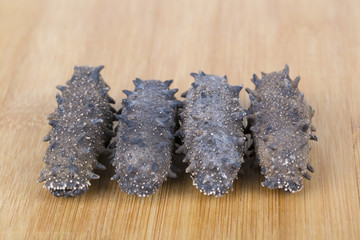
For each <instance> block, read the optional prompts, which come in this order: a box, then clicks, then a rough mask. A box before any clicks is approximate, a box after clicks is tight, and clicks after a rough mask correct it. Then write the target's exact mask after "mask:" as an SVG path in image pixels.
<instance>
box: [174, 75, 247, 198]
mask: <svg viewBox="0 0 360 240" xmlns="http://www.w3.org/2000/svg"><path fill="white" fill-rule="evenodd" d="M191 76H193V77H194V78H195V82H194V83H192V87H191V88H190V89H189V90H188V91H187V92H185V93H184V94H183V95H182V97H186V99H185V101H184V108H183V109H182V112H181V113H180V120H181V123H182V126H181V128H180V129H179V130H180V131H179V134H177V135H181V136H182V138H183V145H182V146H181V147H180V148H178V150H177V152H178V153H185V154H186V158H185V161H188V162H189V163H190V165H189V167H188V168H187V169H186V172H190V173H191V177H192V179H193V184H194V185H195V186H196V187H197V188H198V189H199V190H200V192H203V193H204V194H205V195H215V196H222V195H224V194H225V193H227V192H228V191H229V189H232V184H233V181H234V179H235V178H237V174H238V172H239V170H240V166H241V164H242V163H243V162H244V159H243V151H244V143H245V137H244V133H243V123H242V118H243V117H244V116H245V111H244V110H243V109H242V108H241V106H240V101H239V92H240V90H241V89H242V85H240V86H230V85H229V84H228V83H227V78H226V76H216V75H209V74H205V73H204V72H202V71H200V72H199V74H196V73H192V74H191Z"/></svg>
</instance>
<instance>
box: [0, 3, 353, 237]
mask: <svg viewBox="0 0 360 240" xmlns="http://www.w3.org/2000/svg"><path fill="white" fill-rule="evenodd" d="M0 32H1V36H0V110H1V111H0V131H1V138H0V146H1V147H0V158H1V159H0V162H1V165H0V176H1V185H0V239H31V238H33V239H49V238H54V239H144V238H146V239H360V202H359V196H360V195H359V192H360V187H359V186H360V143H359V137H360V108H359V105H358V104H359V101H360V92H359V89H360V70H359V69H360V67H359V66H360V1H357V0H346V1H332V0H330V1H321V0H311V1H310V0H309V1H286V0H283V1H275V0H268V1H261V0H254V1H235V0H234V1H226V0H223V1H205V0H203V1H193V0H192V1H190V0H186V1H167V0H159V1H146V0H143V1H138V0H134V1H95V0H94V1H93V0H86V1H85V0H83V1H79V0H78V1H55V0H54V1H50V0H47V1H45V0H35V1H25V0H22V1H4V0H1V1H0ZM285 63H287V64H289V66H290V76H291V77H292V78H295V77H296V76H297V75H301V78H302V80H301V82H300V89H301V90H302V91H303V92H304V93H305V98H306V99H307V101H308V102H309V103H310V104H311V105H312V106H313V108H314V109H315V110H316V114H315V117H314V119H313V122H314V125H315V126H316V127H317V129H318V132H317V135H318V137H319V139H320V140H319V142H318V143H313V144H312V145H313V150H312V152H311V155H310V161H311V163H312V165H313V167H314V168H315V170H316V172H315V173H314V174H313V180H312V181H305V186H304V189H303V190H302V191H301V192H298V193H296V194H285V193H284V192H282V191H276V190H269V189H266V188H263V187H261V185H260V183H261V182H262V181H263V177H262V176H261V175H260V173H258V172H257V170H256V169H252V170H250V171H248V172H247V173H246V174H245V175H242V176H240V177H239V179H238V180H237V181H236V182H235V185H234V191H233V192H231V193H230V194H227V195H226V196H224V197H222V198H214V197H208V196H204V195H202V194H201V193H200V192H199V191H198V190H197V189H196V188H195V187H193V186H192V180H191V179H190V176H189V175H188V174H185V175H183V176H181V177H180V178H178V179H175V180H170V181H167V182H166V183H165V184H164V185H163V186H162V188H161V189H160V190H159V191H158V192H157V193H156V194H155V195H153V196H152V197H149V198H138V197H134V196H128V195H126V194H125V193H123V192H121V191H120V189H119V187H118V186H117V183H116V182H114V181H111V180H110V177H111V175H112V174H113V172H112V171H113V169H112V168H109V169H108V171H106V172H105V173H104V172H102V173H100V175H101V179H100V180H98V181H93V182H92V186H91V189H90V190H89V191H88V192H87V193H86V194H84V195H82V196H81V197H78V198H73V199H63V198H55V197H54V196H53V195H51V194H50V193H49V192H48V191H46V190H44V189H43V188H42V184H39V183H36V179H37V178H38V175H39V172H40V171H41V169H42V168H43V162H42V158H43V155H44V153H45V150H46V148H47V144H45V143H42V142H41V140H42V138H43V136H44V135H45V134H46V133H47V132H48V131H49V130H50V126H48V125H47V120H46V118H45V116H46V115H47V114H49V113H50V112H52V111H53V110H54V108H55V107H56V101H55V94H56V92H57V91H56V89H55V86H56V85H57V84H64V83H65V81H67V80H68V79H70V77H71V75H72V71H73V66H74V65H100V64H103V65H105V69H104V70H103V71H102V75H103V77H104V79H105V80H106V82H107V83H108V84H109V85H110V86H111V88H112V89H111V91H110V95H111V96H113V97H114V98H115V99H116V100H117V104H116V107H117V108H120V103H121V99H122V98H124V94H123V93H122V90H123V89H130V90H132V89H133V88H134V86H133V84H132V81H131V80H133V79H134V78H135V77H140V78H143V79H161V80H166V79H174V83H173V87H176V88H179V89H180V91H179V92H183V91H185V90H186V89H187V88H188V87H189V86H190V83H191V82H192V81H193V80H192V78H191V77H190V76H189V73H190V72H194V71H195V72H196V71H198V70H199V69H201V70H203V71H204V72H206V73H213V74H218V75H223V74H226V75H227V76H228V79H229V82H230V83H231V84H240V83H243V84H244V86H246V87H250V88H253V84H252V83H251V82H250V78H251V76H252V74H253V73H257V74H260V72H261V71H264V72H272V71H279V70H281V69H282V68H283V67H284V64H285ZM240 95H241V101H242V104H243V106H245V107H248V106H249V99H248V96H247V94H246V93H245V91H242V92H241V94H240ZM177 96H178V97H180V94H179V93H178V94H177Z"/></svg>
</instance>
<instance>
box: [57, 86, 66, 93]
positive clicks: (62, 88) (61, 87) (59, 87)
mask: <svg viewBox="0 0 360 240" xmlns="http://www.w3.org/2000/svg"><path fill="white" fill-rule="evenodd" d="M56 88H57V89H58V90H59V91H60V92H63V91H65V90H66V87H65V86H62V85H57V86H56Z"/></svg>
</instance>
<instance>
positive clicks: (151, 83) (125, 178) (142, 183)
mask: <svg viewBox="0 0 360 240" xmlns="http://www.w3.org/2000/svg"><path fill="white" fill-rule="evenodd" d="M133 82H134V84H135V91H133V92H131V91H128V90H124V91H123V92H124V93H125V94H126V95H127V99H124V100H123V101H122V105H123V108H122V111H121V114H120V115H117V117H118V119H119V125H118V126H117V138H116V153H115V156H114V159H113V160H112V162H113V163H112V164H113V166H114V167H115V172H116V173H115V175H114V176H113V177H112V180H117V182H118V184H119V186H120V188H121V189H122V190H123V191H124V192H126V193H128V194H132V195H137V196H139V197H146V196H150V195H152V194H153V193H154V192H155V191H156V190H157V189H158V188H160V186H161V185H162V183H163V182H164V181H165V180H166V177H168V176H169V177H176V174H175V173H174V172H172V170H171V169H170V167H171V159H172V153H173V148H174V132H175V128H176V126H177V114H176V112H177V107H179V106H181V104H182V102H180V101H178V100H176V99H175V97H174V94H175V93H176V92H177V91H178V90H177V89H172V90H169V86H170V84H171V83H172V80H168V81H164V82H161V81H157V80H147V81H143V80H141V79H139V78H137V79H136V80H134V81H133Z"/></svg>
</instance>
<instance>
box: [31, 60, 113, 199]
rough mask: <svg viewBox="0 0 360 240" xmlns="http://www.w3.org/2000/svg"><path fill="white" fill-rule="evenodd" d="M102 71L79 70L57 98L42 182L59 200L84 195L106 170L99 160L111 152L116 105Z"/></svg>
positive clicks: (47, 136)
mask: <svg viewBox="0 0 360 240" xmlns="http://www.w3.org/2000/svg"><path fill="white" fill-rule="evenodd" d="M102 68H103V66H100V67H90V66H81V67H75V68H74V75H73V76H72V78H71V79H70V80H69V81H68V82H67V86H57V89H59V90H60V91H61V92H62V95H60V94H57V95H56V100H57V102H58V108H57V109H56V110H55V112H53V113H52V114H50V115H49V116H48V120H49V124H50V125H51V126H52V129H51V131H50V132H49V134H48V135H46V136H45V138H44V141H49V142H50V145H49V147H48V149H47V151H46V154H45V157H44V162H45V168H44V170H43V171H42V172H41V173H40V178H39V180H38V181H39V182H43V181H45V185H44V188H46V189H48V190H49V191H50V192H51V193H52V194H54V195H55V196H57V197H60V196H65V197H71V196H78V195H80V194H83V193H84V192H86V191H87V190H88V188H89V186H90V180H91V179H98V178H99V176H98V175H97V174H95V173H94V169H105V166H104V165H102V164H101V163H100V162H98V158H99V156H100V154H103V153H105V152H106V151H108V150H107V149H106V146H107V144H108V143H109V141H110V139H111V137H113V136H114V135H115V133H114V132H113V130H112V122H113V120H116V118H115V114H114V113H113V112H114V111H115V109H113V108H112V107H111V105H110V103H115V101H114V100H113V99H112V98H111V97H110V96H109V95H108V93H107V92H108V91H109V89H110V88H109V87H108V85H107V84H106V83H105V82H104V81H103V79H102V77H101V76H100V73H99V72H100V70H101V69H102Z"/></svg>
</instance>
